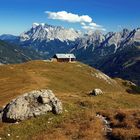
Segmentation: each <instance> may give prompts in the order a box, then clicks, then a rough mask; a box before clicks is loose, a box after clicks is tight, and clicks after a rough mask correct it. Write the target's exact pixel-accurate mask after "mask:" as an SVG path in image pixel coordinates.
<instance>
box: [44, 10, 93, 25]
mask: <svg viewBox="0 0 140 140" xmlns="http://www.w3.org/2000/svg"><path fill="white" fill-rule="evenodd" d="M45 13H46V14H47V15H48V18H49V19H56V20H62V21H67V22H71V23H78V22H79V23H80V22H81V23H82V22H83V23H84V22H86V23H90V22H92V18H91V17H90V16H88V15H82V16H79V15H77V14H72V13H68V12H66V11H60V12H51V11H46V12H45Z"/></svg>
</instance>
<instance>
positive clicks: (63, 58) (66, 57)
mask: <svg viewBox="0 0 140 140" xmlns="http://www.w3.org/2000/svg"><path fill="white" fill-rule="evenodd" d="M53 60H56V61H57V62H74V61H75V60H76V57H75V55H74V54H55V55H54V56H53Z"/></svg>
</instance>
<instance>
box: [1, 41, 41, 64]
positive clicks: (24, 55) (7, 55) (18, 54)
mask: <svg viewBox="0 0 140 140" xmlns="http://www.w3.org/2000/svg"><path fill="white" fill-rule="evenodd" d="M32 59H40V56H39V55H38V54H37V53H36V52H35V51H33V50H30V49H23V48H20V47H18V46H17V45H12V44H10V43H6V42H4V41H1V40H0V63H2V64H11V63H21V62H26V61H29V60H32Z"/></svg>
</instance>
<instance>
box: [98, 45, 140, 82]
mask: <svg viewBox="0 0 140 140" xmlns="http://www.w3.org/2000/svg"><path fill="white" fill-rule="evenodd" d="M96 67H97V68H98V69H101V70H102V71H103V72H105V73H107V74H109V75H110V76H112V77H121V78H123V79H128V80H130V81H132V82H134V83H137V84H138V85H140V71H139V69H140V47H137V46H131V47H129V48H125V49H124V50H121V51H119V52H117V53H115V54H112V55H110V56H107V57H105V58H103V59H100V60H99V61H98V62H97V64H96Z"/></svg>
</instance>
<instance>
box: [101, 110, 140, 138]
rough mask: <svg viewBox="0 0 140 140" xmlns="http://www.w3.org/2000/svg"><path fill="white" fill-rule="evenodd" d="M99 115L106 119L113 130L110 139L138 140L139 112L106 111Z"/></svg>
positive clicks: (139, 136) (139, 135) (139, 134)
mask: <svg viewBox="0 0 140 140" xmlns="http://www.w3.org/2000/svg"><path fill="white" fill-rule="evenodd" d="M100 114H102V115H103V116H105V117H107V119H108V120H109V121H110V126H111V128H112V129H113V131H112V133H111V134H109V135H108V136H109V138H110V139H119V140H128V139H130V140H131V139H140V110H139V109H137V110H115V111H114V110H110V111H109V110H108V111H101V112H100Z"/></svg>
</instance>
